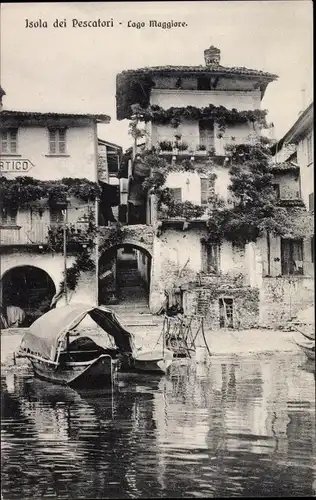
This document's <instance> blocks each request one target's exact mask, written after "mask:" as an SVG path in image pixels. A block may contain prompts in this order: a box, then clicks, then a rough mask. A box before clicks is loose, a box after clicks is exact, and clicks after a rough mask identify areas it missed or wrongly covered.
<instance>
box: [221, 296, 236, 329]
mask: <svg viewBox="0 0 316 500" xmlns="http://www.w3.org/2000/svg"><path fill="white" fill-rule="evenodd" d="M219 326H220V328H233V327H234V299H229V298H224V297H221V298H220V299H219Z"/></svg>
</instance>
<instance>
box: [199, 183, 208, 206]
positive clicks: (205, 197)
mask: <svg viewBox="0 0 316 500" xmlns="http://www.w3.org/2000/svg"><path fill="white" fill-rule="evenodd" d="M208 199H209V180H208V179H203V178H202V177H201V205H207V203H208Z"/></svg>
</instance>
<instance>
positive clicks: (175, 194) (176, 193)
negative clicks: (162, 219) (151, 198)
mask: <svg viewBox="0 0 316 500" xmlns="http://www.w3.org/2000/svg"><path fill="white" fill-rule="evenodd" d="M169 191H170V194H171V198H172V200H173V201H174V203H181V201H182V189H181V188H170V189H169Z"/></svg>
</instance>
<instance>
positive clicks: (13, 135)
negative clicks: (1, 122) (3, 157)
mask: <svg viewBox="0 0 316 500" xmlns="http://www.w3.org/2000/svg"><path fill="white" fill-rule="evenodd" d="M17 137H18V131H17V129H11V130H10V153H16V151H17Z"/></svg>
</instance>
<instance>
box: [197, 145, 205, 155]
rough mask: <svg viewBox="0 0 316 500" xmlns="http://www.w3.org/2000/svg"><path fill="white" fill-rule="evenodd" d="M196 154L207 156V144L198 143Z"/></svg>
mask: <svg viewBox="0 0 316 500" xmlns="http://www.w3.org/2000/svg"><path fill="white" fill-rule="evenodd" d="M195 154H196V155H199V156H205V155H206V146H204V144H198V146H197V148H196V151H195Z"/></svg>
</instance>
